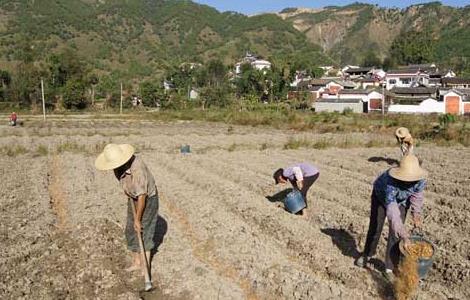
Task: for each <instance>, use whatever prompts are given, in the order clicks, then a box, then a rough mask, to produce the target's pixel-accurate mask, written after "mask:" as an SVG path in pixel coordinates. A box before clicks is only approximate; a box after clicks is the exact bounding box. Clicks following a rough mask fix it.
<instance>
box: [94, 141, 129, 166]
mask: <svg viewBox="0 0 470 300" xmlns="http://www.w3.org/2000/svg"><path fill="white" fill-rule="evenodd" d="M119 147H120V148H121V150H122V156H120V157H119V158H118V159H116V160H114V161H108V160H107V159H106V158H105V156H104V152H102V153H101V154H100V155H98V157H97V158H96V160H95V167H96V169H98V170H100V171H108V170H113V169H116V168H119V167H120V166H122V165H123V164H125V163H126V162H128V161H129V159H131V157H132V155H134V153H135V149H134V147H132V146H131V145H129V144H122V145H119Z"/></svg>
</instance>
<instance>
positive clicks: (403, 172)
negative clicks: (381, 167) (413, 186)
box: [388, 154, 428, 182]
mask: <svg viewBox="0 0 470 300" xmlns="http://www.w3.org/2000/svg"><path fill="white" fill-rule="evenodd" d="M388 174H389V175H390V176H392V177H393V178H395V179H398V180H401V181H406V182H412V181H418V180H421V179H424V178H425V177H426V176H427V175H428V172H427V171H426V170H424V169H423V168H421V166H420V165H419V160H418V158H417V157H416V156H414V155H412V154H409V155H405V156H404V157H403V158H402V160H401V161H400V166H399V167H395V168H391V169H390V171H389V172H388Z"/></svg>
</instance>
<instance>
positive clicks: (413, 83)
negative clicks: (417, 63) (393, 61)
mask: <svg viewBox="0 0 470 300" xmlns="http://www.w3.org/2000/svg"><path fill="white" fill-rule="evenodd" d="M385 84H386V86H385V88H386V89H387V90H391V89H393V88H394V87H398V88H410V87H417V86H420V85H422V86H427V85H428V84H429V75H428V74H427V73H425V72H423V71H421V70H419V69H398V70H391V71H389V72H388V73H387V75H386V76H385Z"/></svg>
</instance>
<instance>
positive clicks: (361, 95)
mask: <svg viewBox="0 0 470 300" xmlns="http://www.w3.org/2000/svg"><path fill="white" fill-rule="evenodd" d="M338 99H361V100H362V102H363V103H364V108H363V111H362V112H365V113H368V112H373V111H381V110H382V101H383V95H382V93H379V92H378V91H375V90H364V89H354V90H341V91H339V93H338Z"/></svg>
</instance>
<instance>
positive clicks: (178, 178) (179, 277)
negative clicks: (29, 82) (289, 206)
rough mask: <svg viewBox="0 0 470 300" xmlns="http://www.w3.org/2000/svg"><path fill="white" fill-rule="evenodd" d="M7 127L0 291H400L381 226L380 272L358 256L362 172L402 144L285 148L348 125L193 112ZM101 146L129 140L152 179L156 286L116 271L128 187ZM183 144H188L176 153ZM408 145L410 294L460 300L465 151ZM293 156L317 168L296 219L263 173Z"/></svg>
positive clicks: (342, 295)
mask: <svg viewBox="0 0 470 300" xmlns="http://www.w3.org/2000/svg"><path fill="white" fill-rule="evenodd" d="M27 124H28V123H27V122H26V125H27ZM0 135H1V137H0V145H1V146H3V147H8V146H11V145H22V146H23V147H24V148H25V149H26V150H25V151H23V152H25V153H22V154H18V155H16V156H3V157H2V158H1V160H0V163H1V166H2V168H1V175H2V177H1V178H2V185H1V189H2V194H3V196H2V198H1V200H0V212H1V215H0V220H1V221H0V241H1V245H2V247H1V248H0V274H2V276H1V279H0V298H1V299H19V298H26V299H138V298H139V297H142V298H145V299H393V292H392V288H391V285H390V284H389V283H388V282H387V281H386V280H385V279H384V278H383V277H382V276H381V275H380V272H379V270H380V268H381V261H382V260H383V256H384V253H383V251H384V246H385V236H386V233H387V232H388V229H387V228H385V230H384V233H383V236H384V238H383V239H382V241H381V243H380V246H379V253H378V255H377V259H376V260H375V268H374V267H372V266H371V268H369V269H358V268H357V267H355V266H354V264H353V262H354V259H355V258H357V256H358V255H359V253H360V251H361V250H362V247H363V245H364V241H365V235H366V231H367V226H368V216H369V209H370V192H371V183H372V182H373V180H374V179H375V177H376V176H377V175H378V174H380V173H381V172H382V171H384V170H386V169H387V168H389V167H390V166H392V165H394V164H395V163H396V159H398V158H399V151H398V147H395V148H350V149H336V148H330V149H323V150H317V149H297V150H285V149H284V145H285V144H286V143H287V142H288V141H289V139H291V138H292V137H296V138H299V139H308V140H312V141H315V140H324V139H328V140H339V139H344V138H345V136H346V135H331V134H322V135H318V134H312V133H295V132H286V131H278V130H271V129H264V128H251V127H237V126H235V127H232V126H226V125H221V124H212V123H194V122H177V123H161V124H160V123H151V122H138V121H134V122H118V121H115V120H114V121H94V122H91V121H88V120H82V121H67V122H59V121H55V122H49V123H48V124H47V125H41V124H40V123H34V122H32V123H31V125H29V126H28V127H23V128H0ZM347 138H349V139H352V140H353V139H363V140H374V139H381V140H388V139H392V138H393V136H388V135H380V134H378V135H367V134H361V133H357V134H351V135H349V136H347ZM108 142H115V143H131V144H134V145H136V146H137V148H138V149H139V154H138V155H141V156H142V157H143V159H144V161H145V162H146V164H147V165H148V166H149V168H150V169H151V170H152V172H153V174H154V175H155V178H156V182H157V185H158V189H159V194H160V219H159V223H158V224H157V232H156V236H155V239H156V240H157V241H158V244H159V246H158V251H157V252H156V254H155V256H154V259H153V262H152V277H153V281H154V283H155V285H156V289H155V290H153V291H152V292H150V293H142V292H140V289H142V287H143V278H142V277H141V276H140V274H131V273H127V272H126V271H125V270H124V269H125V267H126V266H127V265H129V264H130V260H129V258H128V257H127V252H126V246H125V240H124V233H123V230H124V229H123V228H124V227H125V217H126V215H125V213H126V198H125V197H124V195H123V193H122V191H121V190H120V187H119V185H118V183H117V181H116V179H115V178H114V175H113V174H112V172H107V173H106V172H98V171H96V170H95V169H94V166H93V163H94V159H95V157H96V155H97V153H98V152H99V151H100V150H101V149H102V147H103V146H104V144H105V143H108ZM182 144H189V145H191V148H192V153H191V154H189V155H183V154H180V153H179V147H180V146H181V145H182ZM40 147H43V148H45V149H47V150H44V149H42V151H40V150H39V148H40ZM416 152H417V155H418V156H419V157H420V159H421V160H422V161H423V166H424V167H425V168H426V169H428V170H429V172H430V176H429V181H428V186H427V189H426V192H425V211H424V221H423V223H424V235H425V236H426V237H427V238H428V239H429V240H431V241H432V242H433V243H434V244H435V246H436V248H437V252H436V257H435V262H434V265H433V268H432V270H431V271H430V274H429V276H428V278H427V279H426V280H425V281H424V282H422V283H421V285H420V291H419V297H420V299H469V298H470V284H469V283H470V280H469V279H470V255H469V251H468V249H469V246H470V245H469V244H470V243H469V234H468V232H469V231H470V226H469V221H468V220H469V217H470V212H469V211H470V210H469V209H470V207H469V205H470V204H469V199H470V164H468V163H466V162H468V161H469V160H470V151H469V150H468V149H467V148H460V147H453V148H439V147H435V146H432V145H421V146H420V147H418V148H417V149H416ZM298 161H311V162H312V163H314V164H315V165H317V166H318V167H319V169H320V172H321V174H320V178H319V180H318V181H317V182H316V183H315V184H314V185H313V187H312V188H311V189H310V191H309V195H308V201H309V208H310V209H309V214H308V215H307V216H302V217H300V216H294V215H291V214H289V213H287V212H285V211H284V209H283V208H282V203H281V202H280V201H278V200H279V197H276V194H277V193H279V192H282V191H283V190H285V189H286V188H288V186H283V187H282V186H274V185H273V182H272V178H271V175H272V172H273V171H274V170H275V169H276V168H278V167H283V166H286V165H289V164H290V163H293V162H298ZM273 196H274V197H273ZM377 269H379V270H377Z"/></svg>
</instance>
